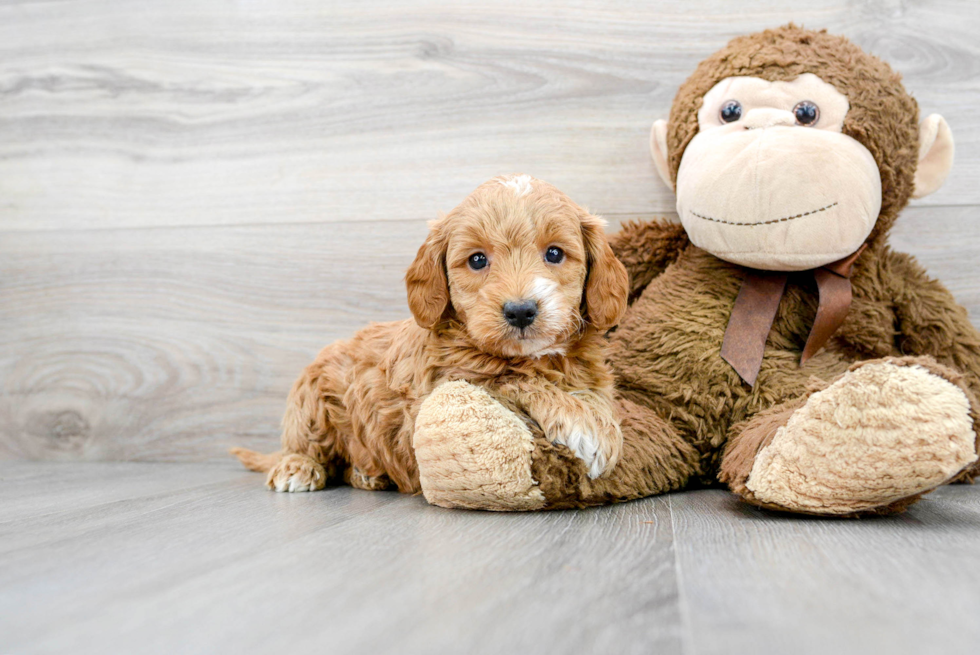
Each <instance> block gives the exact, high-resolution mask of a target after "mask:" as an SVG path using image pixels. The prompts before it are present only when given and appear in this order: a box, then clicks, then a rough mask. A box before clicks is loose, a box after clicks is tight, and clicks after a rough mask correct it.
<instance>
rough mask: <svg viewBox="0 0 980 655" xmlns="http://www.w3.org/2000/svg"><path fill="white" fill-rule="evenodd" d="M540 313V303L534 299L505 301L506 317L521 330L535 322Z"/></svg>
mask: <svg viewBox="0 0 980 655" xmlns="http://www.w3.org/2000/svg"><path fill="white" fill-rule="evenodd" d="M537 315H538V303H536V302H535V301H533V300H518V301H517V302H513V301H509V302H505V303H504V318H505V319H507V322H508V323H509V324H511V325H513V326H514V327H516V328H518V329H519V330H523V329H524V328H526V327H527V326H529V325H530V324H531V323H534V319H535V317H536V316H537Z"/></svg>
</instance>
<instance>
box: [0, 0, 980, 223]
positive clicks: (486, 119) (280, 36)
mask: <svg viewBox="0 0 980 655" xmlns="http://www.w3.org/2000/svg"><path fill="white" fill-rule="evenodd" d="M790 20H794V21H796V22H798V23H803V24H805V25H806V26H808V27H826V28H828V29H830V30H831V31H834V32H838V33H842V34H845V35H847V36H850V37H851V38H853V39H854V40H855V41H856V42H857V43H859V44H860V45H862V46H864V47H865V48H867V49H869V50H870V51H871V52H873V53H875V54H877V55H879V56H881V57H883V58H884V59H886V60H888V61H890V62H891V63H892V64H893V65H894V66H895V67H896V68H897V69H898V70H900V71H901V72H902V73H903V74H904V76H905V81H906V83H907V86H908V88H909V89H910V90H911V91H912V92H913V93H914V94H915V96H916V97H917V98H918V100H919V102H920V104H921V105H922V109H923V111H924V112H926V113H929V112H940V113H942V114H944V115H945V116H946V117H947V119H948V120H949V123H950V125H951V126H952V129H953V132H954V134H955V135H956V139H957V165H956V167H955V169H954V171H953V174H952V175H951V177H950V179H949V181H948V184H947V186H946V188H945V189H944V190H942V191H940V192H939V193H938V194H936V195H935V196H933V197H931V198H928V199H926V200H925V202H926V203H928V204H942V205H962V204H977V203H980V187H978V186H977V185H976V184H975V180H976V179H977V178H978V175H980V123H978V121H976V120H975V108H976V107H977V106H978V105H980V64H978V62H980V42H978V41H977V39H976V32H977V27H978V25H980V4H978V3H975V2H957V1H955V0H930V1H929V2H918V3H897V2H888V3H885V4H882V3H880V2H871V1H868V2H852V3H841V2H838V1H837V0H813V1H811V2H807V3H805V5H799V6H793V7H792V8H791V10H787V7H786V4H785V3H784V2H777V1H776V0H765V1H763V2H753V3H724V2H719V1H718V0H708V1H701V2H686V1H685V2H678V1H671V2H657V3H650V2H638V1H635V0H634V1H631V2H625V3H607V2H602V1H600V0H582V1H578V2H567V1H566V0H548V1H547V2H537V3H526V2H514V1H510V0H508V1H502V2H497V3H494V4H493V5H486V3H483V2H480V1H479V0H467V1H465V2H454V3H450V4H446V3H431V2H412V3H392V2H390V1H389V0H372V1H371V2H359V3H356V4H351V3H344V2H338V1H330V2H324V1H323V0H288V1H285V0H284V1H282V2H276V3H274V4H263V3H258V4H255V3H234V4H229V3H225V2H215V1H212V2H201V1H200V0H177V1H172V2H166V3H153V4H147V3H144V2H138V1H134V0H130V1H127V0H99V1H95V2H85V3H61V2H55V3H52V2H46V1H41V0H36V1H20V2H14V3H5V4H4V5H3V6H2V7H0V56H2V59H3V61H4V69H3V73H2V75H0V107H2V110H0V208H2V209H3V212H2V215H0V227H2V229H6V230H36V229H43V230H54V231H57V230H63V229H93V228H108V227H124V226H129V227H134V226H135V227H145V226H160V225H214V224H254V223H282V222H322V221H357V220H365V219H409V220H415V219H421V218H431V217H433V216H434V214H435V212H436V211H438V210H448V209H449V208H451V207H452V206H453V205H454V204H455V203H456V202H457V201H458V199H459V198H461V197H462V196H464V195H465V194H466V193H467V192H468V191H469V190H471V189H472V188H473V187H475V186H476V185H477V184H478V183H479V182H481V181H483V180H484V179H486V178H488V177H491V176H492V175H496V174H500V173H505V172H512V171H516V170H521V171H525V172H529V173H532V174H534V175H537V176H538V177H541V178H543V179H547V180H549V181H551V182H553V183H555V184H556V185H558V186H559V187H560V188H563V189H566V190H567V191H568V192H570V193H572V194H573V196H574V197H576V198H578V199H579V200H580V201H581V202H582V203H583V204H586V205H588V206H590V207H592V208H593V209H594V210H596V211H599V212H602V213H605V214H609V215H615V216H621V215H626V214H633V213H639V214H648V213H657V212H663V211H670V210H671V209H673V206H674V200H673V197H672V195H671V194H670V192H669V191H668V190H667V189H666V188H665V187H664V186H663V185H661V184H660V182H659V181H658V180H657V179H656V176H655V175H654V171H653V166H652V164H651V162H650V158H649V155H648V153H647V134H648V132H649V127H650V124H651V122H652V121H653V120H654V119H655V118H659V117H664V116H665V115H666V114H667V112H668V110H669V107H670V102H671V100H672V97H673V95H674V93H675V92H676V90H677V87H678V85H679V84H680V83H681V82H682V81H683V80H684V79H685V78H686V76H687V75H689V74H690V72H691V71H692V70H693V69H694V67H695V65H696V64H697V62H698V61H700V60H701V59H702V58H704V57H705V56H707V55H708V54H710V53H711V52H713V51H715V50H716V49H718V48H719V47H720V46H722V45H723V44H724V43H725V42H726V41H727V40H728V39H729V38H731V37H732V36H735V35H738V34H743V33H748V32H752V31H755V30H758V29H761V28H764V27H773V26H777V25H780V24H784V23H786V22H788V21H790Z"/></svg>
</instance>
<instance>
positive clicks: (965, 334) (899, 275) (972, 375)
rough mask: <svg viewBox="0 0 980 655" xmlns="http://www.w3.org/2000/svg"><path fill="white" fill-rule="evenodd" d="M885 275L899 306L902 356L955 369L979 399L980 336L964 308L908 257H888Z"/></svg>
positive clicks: (894, 255) (898, 342)
mask: <svg viewBox="0 0 980 655" xmlns="http://www.w3.org/2000/svg"><path fill="white" fill-rule="evenodd" d="M886 276H887V279H888V280H889V286H890V287H891V288H892V289H891V291H892V299H893V302H894V303H895V318H896V321H895V325H896V329H897V331H898V334H897V335H896V340H897V343H896V345H897V347H898V350H899V352H901V353H902V354H903V355H931V356H932V357H933V358H934V359H935V360H936V361H938V362H939V363H941V364H944V365H946V366H950V367H952V368H954V369H956V370H957V371H958V372H959V373H962V374H963V375H964V376H965V377H966V382H967V384H968V386H969V387H970V389H971V390H973V393H974V394H975V395H976V396H977V397H978V398H980V332H978V331H977V329H976V328H975V327H974V326H973V324H972V323H970V318H969V316H967V313H966V309H965V308H963V307H962V306H961V305H959V304H958V303H957V302H956V300H955V299H954V298H953V295H952V294H951V293H950V292H949V291H948V290H947V289H946V287H944V286H943V285H942V284H941V283H940V282H939V281H937V280H934V279H932V278H930V277H929V275H928V274H927V273H926V272H925V270H924V269H923V268H922V266H921V265H920V264H919V263H918V262H916V261H915V260H914V259H913V258H912V257H911V256H909V255H906V254H904V253H896V252H889V256H888V262H887V273H886Z"/></svg>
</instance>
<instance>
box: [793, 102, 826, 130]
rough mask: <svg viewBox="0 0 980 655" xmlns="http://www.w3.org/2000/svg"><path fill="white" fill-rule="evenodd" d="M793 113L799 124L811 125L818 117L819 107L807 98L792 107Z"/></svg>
mask: <svg viewBox="0 0 980 655" xmlns="http://www.w3.org/2000/svg"><path fill="white" fill-rule="evenodd" d="M793 115H794V116H796V122H797V123H799V124H800V125H813V124H814V123H816V122H817V119H819V118H820V107H817V106H816V105H815V104H813V103H812V102H810V101H809V100H804V101H803V102H800V103H797V105H796V106H795V107H793Z"/></svg>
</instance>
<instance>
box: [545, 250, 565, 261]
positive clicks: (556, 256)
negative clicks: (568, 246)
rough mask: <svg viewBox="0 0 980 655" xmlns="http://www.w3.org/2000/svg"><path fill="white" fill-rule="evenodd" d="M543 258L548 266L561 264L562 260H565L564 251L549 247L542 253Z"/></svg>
mask: <svg viewBox="0 0 980 655" xmlns="http://www.w3.org/2000/svg"><path fill="white" fill-rule="evenodd" d="M544 258H545V261H547V262H548V263H550V264H561V262H562V260H563V259H565V251H564V250H562V249H561V248H559V247H558V246H551V247H550V248H548V249H547V250H545V251H544Z"/></svg>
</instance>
